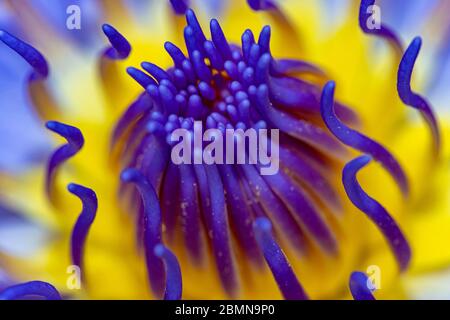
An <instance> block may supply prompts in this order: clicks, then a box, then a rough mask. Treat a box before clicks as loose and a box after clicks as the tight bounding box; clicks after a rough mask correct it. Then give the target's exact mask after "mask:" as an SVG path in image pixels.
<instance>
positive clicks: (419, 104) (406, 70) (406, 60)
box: [397, 37, 441, 153]
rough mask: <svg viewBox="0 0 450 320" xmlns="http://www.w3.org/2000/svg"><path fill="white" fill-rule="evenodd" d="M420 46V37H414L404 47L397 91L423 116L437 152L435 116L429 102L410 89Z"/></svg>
mask: <svg viewBox="0 0 450 320" xmlns="http://www.w3.org/2000/svg"><path fill="white" fill-rule="evenodd" d="M421 46H422V39H421V38H420V37H416V38H414V40H413V41H412V42H411V44H410V45H409V47H408V48H407V49H406V52H405V54H404V55H403V58H402V60H401V62H400V66H399V68H398V78H397V91H398V94H399V96H400V99H402V101H403V103H404V104H406V105H408V106H411V107H413V108H415V109H417V110H419V111H420V113H421V114H422V116H423V118H424V119H425V121H426V122H427V124H428V126H429V127H430V130H431V132H432V135H433V140H434V147H435V151H436V153H438V152H439V149H440V146H441V137H440V133H439V125H438V122H437V120H436V117H435V115H434V113H433V110H432V109H431V107H430V105H429V103H428V102H427V101H426V100H425V99H424V98H423V97H421V96H420V95H418V94H416V93H414V92H413V91H412V90H411V77H412V73H413V70H414V64H415V63H416V60H417V57H418V55H419V52H420V48H421Z"/></svg>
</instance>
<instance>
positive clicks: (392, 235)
mask: <svg viewBox="0 0 450 320" xmlns="http://www.w3.org/2000/svg"><path fill="white" fill-rule="evenodd" d="M370 160H371V157H370V156H367V155H363V156H361V157H358V158H356V159H354V160H352V161H350V162H349V163H348V164H347V165H346V166H345V167H344V170H343V173H342V182H343V184H344V188H345V192H346V193H347V196H348V197H349V199H350V201H351V202H352V203H353V204H354V205H355V206H356V207H357V208H358V209H359V210H361V211H362V212H364V213H365V214H366V215H367V216H368V217H369V218H370V219H371V220H372V221H373V222H374V223H375V224H376V225H377V227H378V228H379V229H380V231H381V232H382V233H383V235H384V237H385V238H386V240H387V241H388V242H389V245H390V247H391V249H392V251H393V253H394V255H395V257H396V259H397V263H398V265H399V268H400V271H405V270H406V269H407V268H408V265H409V262H410V259H411V248H410V247H409V244H408V241H407V240H406V238H405V236H404V235H403V233H402V231H401V230H400V228H399V227H398V225H397V223H396V222H395V220H394V219H393V218H392V217H391V216H390V214H389V213H388V212H387V210H386V209H385V208H384V207H383V206H382V205H380V204H379V203H378V202H377V201H376V200H374V199H373V198H371V197H370V196H368V195H367V194H366V193H365V192H364V190H363V189H362V188H361V186H360V185H359V183H358V181H357V179H356V174H357V173H358V171H359V170H361V169H362V168H363V167H364V166H366V165H367V164H368V163H369V162H370Z"/></svg>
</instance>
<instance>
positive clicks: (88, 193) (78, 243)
mask: <svg viewBox="0 0 450 320" xmlns="http://www.w3.org/2000/svg"><path fill="white" fill-rule="evenodd" d="M67 189H68V190H69V192H70V193H72V194H73V195H75V196H77V197H78V198H79V199H80V200H81V202H82V203H83V210H82V211H81V214H80V216H79V217H78V219H77V222H76V223H75V226H74V228H73V231H72V239H71V246H72V248H71V251H72V252H71V253H72V263H73V264H74V265H76V266H78V267H80V268H81V269H83V267H84V263H83V262H84V261H83V252H84V245H85V243H86V238H87V236H88V233H89V230H90V228H91V225H92V223H93V222H94V219H95V216H96V214H97V207H98V201H97V195H96V194H95V192H94V191H93V190H91V189H88V188H85V187H83V186H80V185H77V184H74V183H71V184H69V186H68V187H67Z"/></svg>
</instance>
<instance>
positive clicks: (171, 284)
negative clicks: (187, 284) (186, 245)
mask: <svg viewBox="0 0 450 320" xmlns="http://www.w3.org/2000/svg"><path fill="white" fill-rule="evenodd" d="M154 253H155V255H156V256H157V257H158V258H160V259H161V260H162V261H163V262H164V266H165V270H166V289H165V293H164V300H181V296H182V293H183V283H182V278H181V269H180V264H179V263H178V259H177V257H176V256H175V255H174V254H173V253H172V252H171V251H170V250H169V249H168V248H166V247H165V246H164V245H162V244H158V245H156V246H155V249H154Z"/></svg>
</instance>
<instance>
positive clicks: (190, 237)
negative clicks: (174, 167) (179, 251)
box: [178, 164, 203, 263]
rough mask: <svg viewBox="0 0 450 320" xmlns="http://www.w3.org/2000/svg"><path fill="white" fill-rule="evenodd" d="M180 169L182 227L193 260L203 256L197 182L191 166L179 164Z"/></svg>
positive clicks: (200, 258)
mask: <svg viewBox="0 0 450 320" xmlns="http://www.w3.org/2000/svg"><path fill="white" fill-rule="evenodd" d="M179 170H180V179H179V180H178V181H179V186H180V202H179V206H180V209H181V219H182V229H183V231H184V241H185V245H186V248H187V251H188V253H189V255H190V256H191V258H193V260H194V262H196V263H199V262H201V260H202V258H203V243H202V238H201V229H200V227H201V226H200V205H199V203H198V192H197V182H196V180H195V173H194V170H193V167H192V166H191V165H188V164H181V165H180V166H179Z"/></svg>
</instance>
